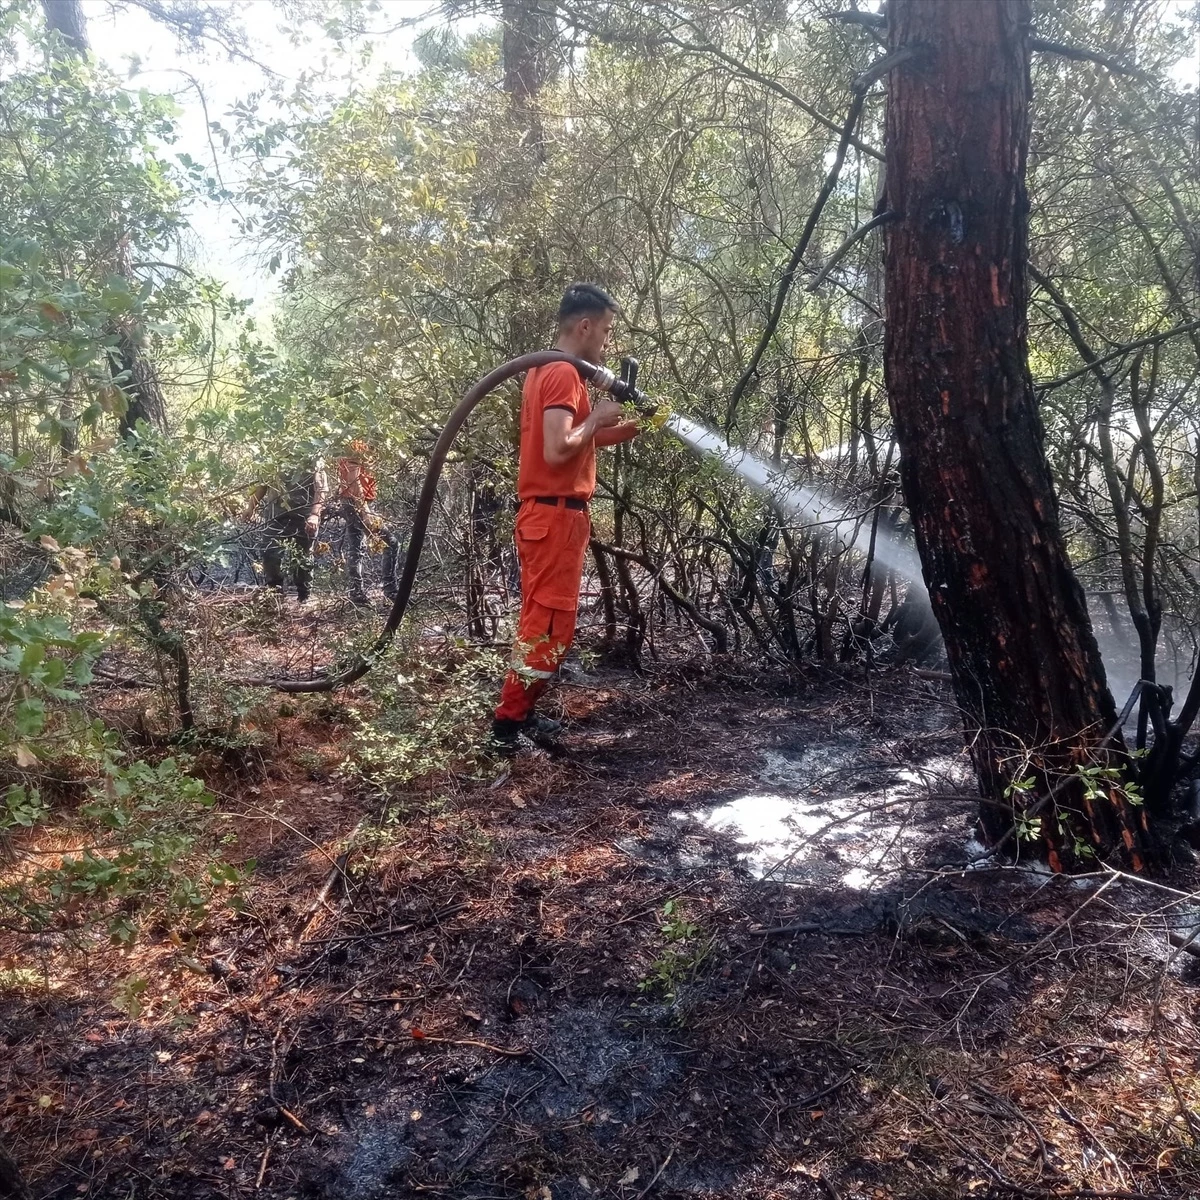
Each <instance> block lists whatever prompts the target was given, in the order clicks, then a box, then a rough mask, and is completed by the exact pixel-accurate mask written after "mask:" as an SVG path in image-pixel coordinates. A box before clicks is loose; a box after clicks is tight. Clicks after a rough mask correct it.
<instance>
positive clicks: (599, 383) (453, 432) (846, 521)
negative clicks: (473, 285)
mask: <svg viewBox="0 0 1200 1200" xmlns="http://www.w3.org/2000/svg"><path fill="white" fill-rule="evenodd" d="M557 362H567V363H570V364H571V365H572V366H573V367H574V368H575V369H576V370H577V371H578V372H579V374H580V375H581V376H582V377H583V379H585V380H586V381H587V382H588V383H590V384H591V385H592V386H593V387H595V388H598V389H599V390H600V391H604V392H608V393H609V395H611V396H612V397H613V398H614V399H615V400H617V401H619V402H620V403H622V404H625V405H627V406H629V407H630V408H632V409H633V410H634V411H635V412H637V413H638V415H639V416H640V417H641V418H643V419H644V420H646V421H647V422H648V423H649V425H650V426H651V427H652V428H655V429H668V430H670V432H671V433H673V434H674V435H675V436H676V437H677V438H679V440H680V441H681V442H683V443H684V445H686V446H688V447H690V448H691V449H692V450H695V451H696V453H698V454H700V455H702V456H704V457H709V458H713V459H715V460H716V461H718V462H720V463H721V464H722V465H723V466H725V467H726V468H727V469H728V470H730V471H732V472H733V473H734V474H736V475H737V476H738V477H739V478H741V479H743V480H744V481H745V482H746V483H747V484H749V485H750V486H751V487H752V488H754V490H755V491H757V492H759V493H760V494H761V495H763V496H764V497H765V498H766V499H767V500H768V501H769V502H770V503H771V504H772V505H773V506H774V507H775V508H776V510H777V511H779V512H780V513H782V514H783V515H784V516H787V517H796V518H799V519H801V520H802V521H803V522H804V523H805V524H810V525H822V526H825V533H826V536H828V537H829V538H830V539H831V540H833V541H836V542H837V543H839V544H840V546H841V547H842V548H848V547H851V546H852V547H854V548H855V549H857V550H859V551H861V552H862V553H863V554H869V553H870V552H871V539H870V535H869V533H868V532H867V531H866V530H864V529H863V522H862V519H861V518H860V517H855V516H852V515H850V514H849V513H848V512H847V511H846V509H845V507H844V506H841V505H839V504H838V503H837V501H836V500H835V499H834V498H833V497H831V496H829V495H828V494H826V493H823V492H822V491H820V490H819V489H816V488H812V487H807V486H805V485H802V484H795V483H792V482H791V481H790V480H788V479H787V477H786V476H785V475H784V474H783V472H782V471H780V470H779V469H778V468H777V467H775V466H772V465H771V464H768V463H766V462H764V461H763V460H762V459H761V458H759V457H757V456H756V455H754V454H752V453H751V452H750V451H748V450H739V449H736V448H735V447H732V446H730V445H729V443H728V442H727V441H725V439H724V438H722V437H720V436H719V435H718V434H715V433H713V432H712V430H710V429H706V428H705V427H704V426H703V425H698V424H696V422H695V421H691V420H689V419H688V418H687V417H684V416H680V414H678V413H674V412H671V410H670V409H669V408H668V407H667V406H665V405H663V404H660V403H659V402H657V401H655V400H653V399H651V398H650V397H649V396H647V395H646V393H645V392H643V391H641V390H640V389H639V388H638V386H637V377H638V369H639V364H638V360H637V359H636V358H624V359H622V360H621V374H620V375H614V374H613V372H612V371H610V370H609V369H608V368H607V367H605V366H602V365H600V364H597V363H591V362H588V361H586V360H585V359H582V358H576V357H575V356H574V355H572V354H566V353H565V352H563V351H562V350H540V351H537V352H535V353H533V354H523V355H521V356H520V357H519V358H514V359H512V360H511V361H509V362H506V363H504V364H503V365H502V366H499V367H497V368H496V369H495V370H493V371H490V372H489V373H488V374H487V375H485V376H484V377H483V378H482V379H480V380H479V381H478V382H477V383H476V384H475V385H474V387H472V388H471V389H470V390H469V391H468V392H467V394H466V395H465V396H463V398H462V399H461V400H460V401H459V402H458V404H457V405H456V406H455V407H454V410H453V411H452V412H451V414H450V417H449V419H448V420H447V421H446V424H445V426H444V427H443V429H442V432H441V435H440V436H439V437H438V440H437V443H436V444H435V445H434V448H433V452H432V454H431V455H430V457H429V466H428V468H427V469H426V472H425V479H424V481H423V483H422V485H421V493H420V496H419V497H418V499H417V505H416V508H415V510H414V512H413V523H412V531H411V533H410V535H409V540H408V547H407V549H406V551H405V554H404V566H403V568H402V569H401V572H400V579H399V582H398V584H397V588H396V598H395V600H394V601H393V602H392V607H391V611H390V612H389V613H388V618H387V621H386V622H385V623H384V626H383V629H382V630H381V631H380V633H379V636H378V637H377V638H376V639H375V641H374V643H373V644H372V646H371V648H370V649H369V650H368V651H367V652H366V653H365V654H363V655H361V656H360V657H359V658H358V660H357V661H356V662H355V663H354V664H353V665H352V666H350V667H347V668H346V669H345V670H342V671H339V672H337V673H336V674H332V675H324V676H321V677H319V678H316V679H241V680H234V681H231V682H233V683H235V684H238V685H240V686H243V687H271V688H275V689H276V690H277V691H281V692H330V691H333V690H334V689H336V688H340V687H345V686H346V685H347V684H350V683H354V682H355V681H356V680H358V679H361V678H362V677H363V676H364V675H365V674H366V673H367V672H368V671H369V670H370V669H371V668H372V667H373V666H374V665H375V664H376V663H377V662H378V661H379V658H380V656H381V655H382V654H383V652H384V651H385V650H386V649H387V647H388V646H389V645H390V644H391V641H392V638H393V637H394V636H395V634H396V630H397V629H399V627H400V622H401V621H402V620H403V619H404V614H405V611H406V610H407V608H408V602H409V599H410V597H411V596H412V589H413V584H414V583H415V582H416V577H417V567H418V565H419V563H420V560H421V551H422V549H423V548H424V545H425V534H426V532H427V530H428V528H429V517H430V514H431V513H432V511H433V505H434V500H435V498H436V495H437V486H438V481H439V480H440V479H441V475H442V468H443V466H445V463H446V458H447V456H448V455H449V453H450V447H451V446H452V445H453V444H454V441H455V439H456V438H457V437H458V434H459V432H460V431H461V430H462V427H463V425H464V424H465V423H466V420H467V418H468V417H469V416H470V415H471V413H472V412H473V411H474V409H475V407H476V406H477V405H478V404H479V402H480V401H481V400H483V399H484V397H485V396H487V395H489V394H490V393H491V392H493V391H494V390H495V389H496V388H498V387H499V386H500V385H501V384H502V383H506V382H507V381H508V380H510V379H512V378H513V377H514V376H516V375H520V374H522V373H523V372H525V371H530V370H532V369H533V368H534V367H544V366H548V365H549V364H550V363H557ZM874 554H875V558H876V559H878V560H879V561H880V562H882V563H883V564H884V565H885V566H888V567H891V568H892V569H894V570H895V571H897V572H898V573H899V574H901V575H903V576H905V577H906V578H907V579H909V580H911V581H919V580H920V578H921V575H920V566H919V564H918V562H917V557H916V555H915V554H914V553H913V551H912V550H911V549H909V548H908V547H906V546H903V545H901V544H900V543H899V542H897V541H895V540H893V539H890V538H887V537H885V536H884V535H881V534H877V535H876V541H875V546H874Z"/></svg>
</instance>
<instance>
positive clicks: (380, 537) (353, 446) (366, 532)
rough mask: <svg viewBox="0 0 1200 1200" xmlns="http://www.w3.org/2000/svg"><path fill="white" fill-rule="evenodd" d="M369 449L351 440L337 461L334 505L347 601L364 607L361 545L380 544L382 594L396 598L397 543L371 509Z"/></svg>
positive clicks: (361, 443) (365, 602) (372, 483)
mask: <svg viewBox="0 0 1200 1200" xmlns="http://www.w3.org/2000/svg"><path fill="white" fill-rule="evenodd" d="M370 458H371V452H370V447H369V446H368V445H367V443H366V442H363V441H359V440H358V439H355V440H354V441H352V442H351V443H350V444H349V446H347V448H346V452H345V454H343V455H342V457H341V458H339V459H338V464H337V476H338V503H339V504H340V506H341V515H342V519H343V520H344V521H345V522H346V575H347V576H348V577H349V580H350V600H351V602H352V603H354V604H367V603H369V601H368V600H367V593H366V589H365V588H364V587H363V550H364V544H369V543H371V542H376V543H378V542H383V544H384V551H383V594H384V596H386V597H387V599H389V600H394V599H395V598H396V566H397V560H398V557H399V542H398V541H397V540H396V535H395V534H394V533H393V532H392V531H391V529H390V528H388V525H387V523H386V522H385V521H384V519H383V518H382V517H381V516H380V515H379V514H378V513H377V512H375V511H374V510H373V509H372V507H371V505H372V503H373V502H374V500H375V476H374V475H373V474H372V473H371V470H370V465H371V462H370Z"/></svg>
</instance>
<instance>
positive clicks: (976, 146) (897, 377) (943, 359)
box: [885, 0, 1149, 869]
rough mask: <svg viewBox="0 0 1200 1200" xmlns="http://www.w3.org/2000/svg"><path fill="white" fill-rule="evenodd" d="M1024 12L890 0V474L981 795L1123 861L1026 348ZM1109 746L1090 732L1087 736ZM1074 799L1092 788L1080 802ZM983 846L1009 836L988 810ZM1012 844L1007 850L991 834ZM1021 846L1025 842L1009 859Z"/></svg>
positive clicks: (1137, 854)
mask: <svg viewBox="0 0 1200 1200" xmlns="http://www.w3.org/2000/svg"><path fill="white" fill-rule="evenodd" d="M1030 19H1031V12H1030V4H1029V0H971V3H950V4H948V3H945V2H944V0H891V3H890V4H889V6H888V41H889V51H891V52H896V51H900V50H908V51H910V52H912V54H913V57H912V58H910V59H909V60H908V61H907V62H903V63H902V65H899V66H897V67H895V68H894V69H893V70H892V72H891V75H890V85H889V87H890V90H889V98H888V110H887V147H886V158H887V167H886V170H887V202H888V207H889V208H890V209H891V210H892V211H893V212H895V213H897V214H899V217H900V219H899V220H896V221H893V222H892V223H891V224H890V225H888V227H887V234H886V283H887V288H886V292H887V295H886V304H887V309H886V313H887V340H886V348H885V358H886V372H887V383H888V395H889V402H890V404H891V408H892V416H893V419H894V422H895V428H896V438H897V441H898V443H899V446H900V450H901V477H902V481H903V486H904V494H905V498H906V500H907V503H908V506H909V509H910V511H911V513H912V518H913V525H914V529H915V533H916V540H917V548H918V550H919V552H920V556H921V563H922V567H923V571H924V576H925V581H926V584H927V585H928V588H929V594H930V596H931V598H932V602H933V611H934V613H935V615H936V617H937V621H938V624H939V625H940V627H941V630H942V634H943V636H944V639H945V643H946V650H947V654H948V657H949V660H950V670H951V673H952V675H953V679H954V685H955V690H956V693H957V696H958V700H959V704H960V706H961V708H962V710H963V713H964V721H965V724H966V726H967V730H966V732H967V736H968V745H969V747H970V752H971V757H972V759H973V762H974V766H975V770H976V774H977V776H978V778H979V783H980V788H981V791H982V794H983V796H984V798H985V801H993V802H994V801H996V800H1004V798H1005V793H1006V789H1007V788H1008V787H1009V785H1010V784H1011V783H1012V782H1013V781H1014V780H1026V779H1030V780H1033V781H1034V782H1033V787H1032V789H1031V790H1029V791H1025V792H1017V793H1015V794H1013V796H1012V798H1011V799H1010V801H1009V803H1010V805H1016V806H1018V807H1020V808H1022V809H1024V810H1025V811H1026V812H1027V815H1028V817H1029V818H1030V819H1029V821H1027V822H1026V823H1024V825H1023V826H1022V828H1021V829H1020V831H1019V834H1018V836H1019V837H1020V839H1021V841H1023V842H1025V843H1026V844H1027V845H1028V846H1032V847H1033V848H1034V849H1035V850H1036V851H1037V852H1039V853H1040V854H1041V855H1042V856H1043V857H1045V859H1046V860H1047V861H1048V862H1049V863H1050V864H1051V866H1052V867H1054V868H1055V869H1064V868H1068V867H1071V866H1074V865H1077V864H1079V863H1080V862H1086V861H1089V860H1090V859H1091V856H1092V855H1093V854H1094V855H1099V856H1100V857H1104V858H1110V857H1114V858H1117V859H1119V860H1120V861H1122V862H1124V863H1125V864H1127V865H1129V866H1131V867H1133V868H1134V869H1141V868H1142V867H1143V866H1144V865H1145V864H1146V861H1147V859H1148V855H1149V839H1148V834H1147V831H1146V822H1145V814H1144V811H1143V810H1142V809H1140V808H1137V807H1134V806H1132V805H1130V804H1129V802H1128V800H1127V798H1126V795H1125V793H1124V792H1123V790H1122V788H1121V787H1119V786H1117V784H1116V781H1115V780H1113V779H1109V778H1106V777H1104V778H1101V780H1100V784H1099V786H1098V787H1097V788H1092V789H1086V788H1085V787H1084V786H1083V780H1082V779H1081V777H1080V776H1079V774H1078V768H1080V767H1085V768H1090V767H1095V766H1098V767H1101V768H1104V769H1107V768H1111V767H1123V766H1125V765H1126V764H1127V759H1126V757H1125V755H1124V752H1123V746H1122V743H1121V741H1120V735H1119V733H1117V734H1116V735H1115V736H1114V735H1112V733H1111V731H1112V729H1113V726H1114V724H1115V721H1116V712H1115V708H1114V705H1113V700H1112V697H1111V695H1110V694H1109V691H1108V687H1107V684H1106V682H1105V677H1104V668H1103V665H1102V663H1101V661H1100V653H1099V650H1098V648H1097V645H1096V640H1095V637H1094V636H1093V633H1092V628H1091V623H1090V621H1089V618H1088V613H1087V608H1086V605H1085V601H1084V595H1083V591H1082V589H1081V587H1080V586H1079V583H1078V581H1077V580H1076V578H1075V576H1074V574H1073V572H1072V570H1071V565H1070V562H1069V560H1068V556H1067V550H1066V545H1065V543H1064V540H1063V536H1062V533H1061V530H1060V528H1059V523H1058V508H1057V501H1056V498H1055V495H1054V490H1053V485H1052V482H1051V476H1050V470H1049V466H1048V464H1047V462H1046V457H1045V454H1044V451H1043V444H1042V442H1043V435H1042V428H1041V423H1040V419H1039V416H1038V411H1037V405H1036V402H1035V399H1034V393H1033V387H1032V383H1031V380H1030V376H1029V370H1028V364H1027V355H1028V344H1027V337H1028V333H1027V323H1026V304H1027V284H1026V262H1027V256H1028V245H1027V242H1028V231H1027V213H1028V200H1027V196H1026V191H1025V162H1026V153H1027V148H1028V141H1029V91H1030V83H1029V46H1028V36H1029V23H1030ZM1106 739H1108V740H1106ZM1089 790H1090V791H1091V792H1093V793H1097V792H1098V793H1099V794H1091V795H1089V794H1088V792H1089ZM982 825H983V830H984V834H985V836H986V837H987V838H988V839H989V840H990V841H991V842H992V843H993V844H995V843H998V842H1003V841H1005V840H1006V839H1007V838H1009V837H1010V836H1011V835H1012V832H1013V826H1014V818H1013V814H1012V813H1011V812H1006V811H1005V810H1004V808H1001V807H996V806H995V805H994V803H985V804H984V805H983V808H982ZM1009 844H1010V845H1011V844H1012V843H1011V842H1010V843H1009ZM1023 852H1024V847H1023Z"/></svg>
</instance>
